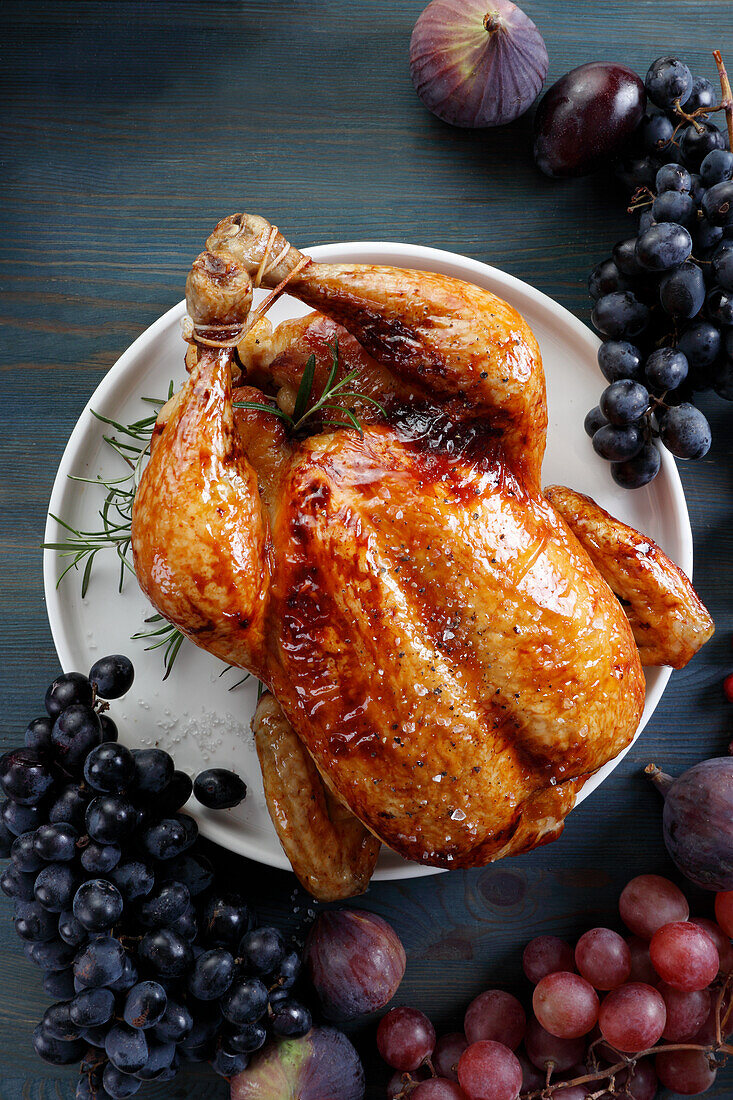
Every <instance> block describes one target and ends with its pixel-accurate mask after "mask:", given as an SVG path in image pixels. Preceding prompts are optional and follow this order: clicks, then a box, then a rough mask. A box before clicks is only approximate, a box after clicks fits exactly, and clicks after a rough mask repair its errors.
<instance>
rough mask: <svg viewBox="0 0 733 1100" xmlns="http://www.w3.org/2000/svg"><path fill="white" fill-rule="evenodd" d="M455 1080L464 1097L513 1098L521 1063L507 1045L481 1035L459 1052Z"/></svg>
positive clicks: (483, 1099) (478, 1099)
mask: <svg viewBox="0 0 733 1100" xmlns="http://www.w3.org/2000/svg"><path fill="white" fill-rule="evenodd" d="M458 1081H459V1084H460V1086H461V1088H462V1089H463V1091H464V1092H465V1093H466V1096H467V1097H468V1100H517V1097H518V1096H519V1091H520V1089H521V1087H522V1067H521V1065H520V1064H519V1060H518V1059H517V1057H516V1055H515V1054H514V1053H513V1052H512V1051H511V1050H509V1048H508V1047H505V1046H503V1045H502V1044H501V1043H493V1042H491V1041H490V1040H488V1039H482V1040H481V1041H480V1042H478V1043H472V1044H471V1045H470V1046H468V1047H467V1048H466V1050H464V1052H463V1054H462V1055H461V1058H460V1061H459V1063H458Z"/></svg>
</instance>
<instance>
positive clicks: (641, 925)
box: [618, 875, 690, 940]
mask: <svg viewBox="0 0 733 1100" xmlns="http://www.w3.org/2000/svg"><path fill="white" fill-rule="evenodd" d="M618 908H619V913H620V914H621V920H622V921H623V922H624V924H625V925H626V927H627V928H628V929H629V931H631V932H633V933H634V934H635V935H636V936H641V937H642V939H645V940H650V939H651V938H652V936H653V935H654V933H655V932H656V931H657V929H658V928H661V927H662V925H663V924H670V923H671V922H672V921H685V920H687V918H688V917H689V915H690V907H689V905H688V904H687V898H686V897H685V895H684V894H683V893H682V891H681V890H680V889H679V888H678V887H677V886H675V884H674V883H673V882H670V881H669V879H667V878H662V877H661V875H639V876H638V877H637V878H632V880H631V882H629V883H628V885H627V886H626V887H625V888H624V890H623V893H622V894H621V897H620V898H619V902H618Z"/></svg>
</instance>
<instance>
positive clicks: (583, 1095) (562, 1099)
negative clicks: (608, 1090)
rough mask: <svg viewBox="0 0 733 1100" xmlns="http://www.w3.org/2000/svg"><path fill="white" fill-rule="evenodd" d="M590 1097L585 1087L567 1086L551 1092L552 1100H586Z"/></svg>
mask: <svg viewBox="0 0 733 1100" xmlns="http://www.w3.org/2000/svg"><path fill="white" fill-rule="evenodd" d="M590 1095H591V1093H590V1092H588V1089H587V1088H586V1087H585V1085H568V1086H567V1087H566V1088H564V1089H558V1090H557V1092H553V1094H552V1100H587V1098H588V1097H589V1096H590Z"/></svg>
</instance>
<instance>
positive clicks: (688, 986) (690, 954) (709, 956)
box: [649, 921, 720, 991]
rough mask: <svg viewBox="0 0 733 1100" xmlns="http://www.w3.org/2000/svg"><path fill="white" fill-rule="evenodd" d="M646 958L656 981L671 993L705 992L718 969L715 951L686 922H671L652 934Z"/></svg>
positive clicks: (707, 939) (702, 933)
mask: <svg viewBox="0 0 733 1100" xmlns="http://www.w3.org/2000/svg"><path fill="white" fill-rule="evenodd" d="M649 955H650V956H651V960H652V965H653V967H654V969H655V970H656V972H657V974H658V975H659V977H660V978H662V980H663V981H665V982H668V983H669V984H670V985H673V986H674V987H675V989H684V990H687V991H690V990H693V989H705V987H706V986H708V985H710V983H711V982H712V981H713V979H714V978H715V976H716V974H717V973H718V970H719V969H720V959H719V957H718V949H717V947H716V946H715V944H714V943H713V941H712V940H711V939H710V936H708V934H707V932H705V931H704V930H703V929H702V928H698V926H697V925H696V924H692V923H691V922H690V921H674V922H673V923H672V924H665V925H664V926H663V927H662V928H660V929H659V930H658V931H657V932H655V933H654V936H653V937H652V942H651V943H650V944H649Z"/></svg>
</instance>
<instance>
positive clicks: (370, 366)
mask: <svg viewBox="0 0 733 1100" xmlns="http://www.w3.org/2000/svg"><path fill="white" fill-rule="evenodd" d="M206 247H207V251H206V252H204V253H202V254H201V255H200V256H199V257H198V258H197V260H196V261H195V262H194V264H193V267H192V269H191V272H190V275H189V278H188V282H187V302H188V310H189V314H190V319H191V327H190V331H189V336H188V338H189V341H190V344H189V351H188V353H187V365H188V370H189V378H188V381H187V382H186V384H185V385H184V387H183V388H182V389H181V390H180V392H179V393H178V394H176V395H175V396H174V397H173V398H172V399H171V401H170V402H169V403H168V404H167V405H166V406H165V407H164V408H163V409H162V411H161V413H160V416H159V418H158V423H157V425H156V430H155V435H154V441H153V447H152V453H151V458H150V461H149V464H148V466H147V468H146V470H145V472H144V475H143V477H142V480H141V483H140V486H139V490H138V493H137V496H136V500H135V507H134V514H133V533H132V546H133V552H134V561H135V569H136V572H137V576H138V580H139V582H140V585H141V586H142V588H143V590H144V592H145V593H146V594H147V596H148V597H149V598H150V600H151V601H152V603H153V604H154V605H155V607H156V608H157V609H158V610H159V611H160V612H161V613H162V614H163V615H164V616H165V617H166V618H167V619H169V620H170V621H171V622H172V623H175V625H176V626H177V627H179V629H180V630H181V631H183V633H184V634H185V635H186V636H187V637H189V638H191V639H192V640H193V641H194V642H195V643H196V644H197V645H199V646H201V647H203V648H204V649H206V650H208V651H209V652H211V653H213V654H216V655H217V656H218V657H220V658H222V659H223V660H224V661H226V662H228V663H229V664H232V665H236V666H240V667H242V668H244V669H248V670H249V671H251V672H252V673H253V674H254V675H255V676H256V677H258V678H259V679H260V680H261V681H262V683H263V685H265V686H266V688H267V692H266V694H265V695H264V696H263V698H262V699H261V701H260V704H259V706H258V709H257V712H256V714H255V718H254V722H253V728H254V732H255V741H256V745H257V751H258V754H259V758H260V762H261V764H262V768H263V777H264V784H265V793H266V797H267V800H268V805H269V807H270V811H271V815H272V818H273V822H274V824H275V828H276V829H277V832H278V835H279V837H280V840H281V842H282V844H283V846H284V848H285V850H286V852H287V854H288V856H289V857H290V860H291V862H292V865H293V868H294V870H295V872H296V873H297V874H298V876H299V877H300V879H301V881H302V882H303V883H304V884H305V885H306V886H307V888H308V889H309V890H310V891H311V892H312V893H313V894H314V895H315V896H317V897H321V898H337V897H346V896H349V895H351V894H355V893H359V892H360V891H362V890H363V889H365V888H366V886H367V884H368V882H369V878H370V876H371V873H372V871H373V868H374V864H375V861H376V858H377V853H378V849H379V843H380V841H381V842H383V843H385V844H387V845H389V847H391V848H392V849H394V850H395V851H396V852H398V853H400V854H401V855H403V856H405V857H406V858H408V859H411V860H417V861H419V862H421V863H428V864H433V865H436V866H440V867H473V866H478V865H482V864H485V863H488V862H489V861H491V860H496V859H500V858H502V857H503V856H506V855H514V854H517V853H520V852H524V851H527V850H528V849H530V848H532V847H534V846H536V845H538V844H542V843H546V842H547V841H549V840H552V839H553V838H555V837H556V836H558V834H559V833H560V832H561V830H562V828H563V821H564V818H565V816H566V815H567V813H568V812H569V810H570V809H571V808H572V806H573V804H574V802H575V797H576V795H577V792H578V790H579V789H580V787H581V786H582V785H583V783H584V782H585V781H586V780H587V778H588V777H589V776H590V775H591V774H592V773H593V772H595V771H596V770H597V769H598V768H600V767H601V765H603V764H604V763H605V762H606V761H608V760H610V759H611V758H612V757H614V756H616V754H617V753H618V752H619V751H620V750H621V749H623V748H624V746H625V745H627V744H628V743H629V742H630V740H631V739H632V737H633V735H634V733H635V731H636V728H637V726H638V723H639V719H640V717H641V714H642V709H643V705H644V676H643V672H642V664H668V665H672V666H674V667H675V668H677V667H681V666H682V665H684V664H685V663H686V662H687V661H689V660H690V658H691V657H692V656H693V654H694V653H695V652H696V651H697V650H698V649H699V647H700V646H701V645H702V644H703V643H704V642H705V641H706V640H707V639H708V638H709V637H710V635H711V633H712V630H713V625H712V621H711V619H710V616H709V615H708V613H707V611H706V610H705V608H704V606H703V605H702V603H701V602H700V600H699V599H698V597H697V596H696V594H695V592H694V590H693V588H692V586H691V584H690V582H689V581H688V579H687V578H686V577H685V576H684V574H683V573H681V571H680V570H679V569H678V568H677V567H676V566H675V565H674V564H673V563H672V562H671V561H670V560H669V559H668V558H667V557H666V556H665V554H664V553H663V552H662V551H661V550H660V549H659V547H657V546H656V545H655V544H654V543H653V542H651V540H650V539H648V538H645V537H644V536H642V535H640V534H638V533H637V532H636V531H634V530H632V529H631V528H629V527H627V526H626V525H624V524H622V523H620V522H618V521H617V520H615V519H613V518H612V517H611V516H609V515H608V514H607V513H606V512H604V511H603V510H602V509H601V508H600V507H598V505H596V504H595V503H594V502H593V501H592V500H590V499H589V498H587V497H584V496H582V495H580V494H579V493H575V492H573V491H572V490H570V489H566V488H562V487H556V488H552V489H547V490H544V491H543V489H542V486H541V466H542V457H543V452H544V448H545V435H546V426H547V413H546V402H545V381H544V374H543V370H542V362H541V358H540V353H539V349H538V346H537V342H536V340H535V338H534V336H533V334H532V332H531V331H530V329H529V327H528V326H527V324H526V322H525V321H524V320H523V319H522V317H521V316H520V315H519V314H518V313H517V312H516V311H515V310H514V309H512V308H511V307H510V306H509V305H508V304H507V303H506V302H503V301H501V300H500V299H499V298H497V297H495V296H494V295H492V294H490V293H488V292H487V291H485V290H481V289H479V288H478V287H476V286H473V285H471V284H468V283H464V282H460V281H458V280H456V279H452V278H448V277H447V276H444V275H440V274H434V273H431V272H426V271H408V270H399V269H397V268H392V267H375V266H371V265H361V264H350V265H346V264H323V263H316V262H313V261H311V260H310V259H309V258H308V257H307V256H304V255H303V254H301V253H300V252H299V251H298V250H297V249H295V248H294V247H292V246H291V245H289V244H288V242H287V241H286V240H285V239H284V237H283V236H282V235H281V234H280V233H279V231H278V230H277V229H276V228H275V227H273V226H271V225H270V224H269V223H268V222H266V221H265V220H264V219H262V218H260V217H256V216H252V215H247V214H236V215H234V216H232V217H228V218H225V219H224V220H223V221H222V222H220V223H219V225H218V226H217V227H216V229H215V230H214V232H213V234H212V235H211V237H210V238H209V239H208V241H207V242H206ZM260 285H261V286H263V287H266V288H270V289H271V290H272V292H273V293H272V294H271V295H270V300H271V299H273V298H274V297H276V296H277V295H278V294H279V293H282V291H283V290H284V289H285V288H286V289H287V292H288V293H289V294H290V295H293V296H295V297H296V298H297V299H299V300H300V301H301V302H303V303H305V304H306V305H307V306H309V307H311V308H312V309H313V310H314V312H312V313H310V314H308V315H307V316H305V317H302V318H299V319H296V320H291V321H286V322H283V323H282V324H280V325H279V326H278V328H277V329H275V330H274V331H273V328H272V326H271V325H270V323H269V321H268V320H267V317H266V316H265V315H264V313H265V309H266V307H267V305H268V304H269V300H268V301H266V302H265V303H264V305H262V306H260V307H259V308H258V309H253V308H252V302H253V286H260ZM304 374H307V375H308V378H309V379H310V380H311V381H310V386H307V385H305V384H304V383H303V378H304ZM304 392H305V393H306V398H307V402H308V408H309V409H311V410H315V411H312V412H311V414H310V415H305V416H304V411H307V410H305V409H304V404H303V394H304ZM355 425H356V426H355Z"/></svg>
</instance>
